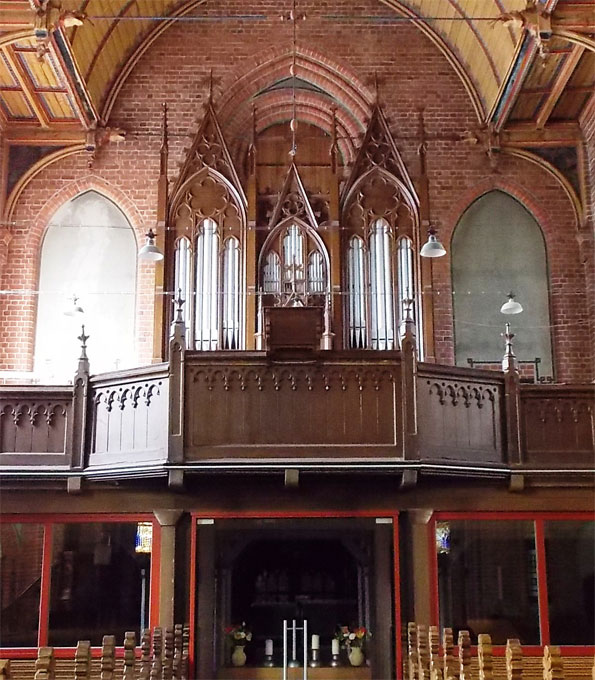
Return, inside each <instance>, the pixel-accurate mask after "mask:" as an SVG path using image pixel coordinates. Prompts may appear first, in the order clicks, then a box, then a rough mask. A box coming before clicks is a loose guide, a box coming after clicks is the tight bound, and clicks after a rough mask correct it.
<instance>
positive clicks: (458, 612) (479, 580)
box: [436, 520, 540, 645]
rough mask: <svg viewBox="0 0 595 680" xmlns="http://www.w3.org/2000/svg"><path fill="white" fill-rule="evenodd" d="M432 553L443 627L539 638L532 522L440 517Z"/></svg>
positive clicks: (528, 640) (495, 636)
mask: <svg viewBox="0 0 595 680" xmlns="http://www.w3.org/2000/svg"><path fill="white" fill-rule="evenodd" d="M436 552H437V557H438V588H439V608H440V625H441V626H443V627H445V626H449V627H451V628H453V629H455V635H456V634H458V631H459V630H462V629H464V630H469V632H470V633H471V639H472V642H473V643H474V644H476V643H477V635H478V634H479V633H489V634H490V635H491V636H492V642H493V643H494V644H497V645H501V644H506V640H507V639H508V638H518V639H520V641H521V643H523V644H539V643H540V639H539V618H538V601H537V575H536V560H535V532H534V526H533V522H525V521H518V522H517V521H492V520H489V521H463V520H454V521H446V522H438V523H437V525H436Z"/></svg>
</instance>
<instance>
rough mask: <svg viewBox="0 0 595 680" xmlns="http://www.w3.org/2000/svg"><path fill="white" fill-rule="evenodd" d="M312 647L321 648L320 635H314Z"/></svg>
mask: <svg viewBox="0 0 595 680" xmlns="http://www.w3.org/2000/svg"><path fill="white" fill-rule="evenodd" d="M312 649H320V635H313V636H312Z"/></svg>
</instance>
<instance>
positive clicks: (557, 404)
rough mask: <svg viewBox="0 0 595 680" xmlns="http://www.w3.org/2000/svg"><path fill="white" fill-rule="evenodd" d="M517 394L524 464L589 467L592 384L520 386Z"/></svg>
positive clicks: (593, 429) (594, 410)
mask: <svg viewBox="0 0 595 680" xmlns="http://www.w3.org/2000/svg"><path fill="white" fill-rule="evenodd" d="M520 397H521V398H520V405H521V408H520V411H521V422H520V430H521V442H522V462H523V463H524V464H526V465H528V466H532V467H546V466H552V465H555V466H556V467H562V468H563V467H576V466H591V467H592V466H593V463H594V457H595V456H594V452H595V385H584V386H578V385H574V386H573V385H523V386H521V391H520Z"/></svg>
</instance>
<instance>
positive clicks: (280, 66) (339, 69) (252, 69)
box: [218, 47, 374, 153]
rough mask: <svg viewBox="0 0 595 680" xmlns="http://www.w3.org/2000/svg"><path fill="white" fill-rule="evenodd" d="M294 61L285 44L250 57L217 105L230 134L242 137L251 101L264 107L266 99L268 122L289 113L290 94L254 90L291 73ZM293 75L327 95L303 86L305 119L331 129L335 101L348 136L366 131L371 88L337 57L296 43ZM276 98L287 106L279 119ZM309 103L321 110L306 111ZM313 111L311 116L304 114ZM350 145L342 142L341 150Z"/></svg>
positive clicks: (302, 99) (280, 107) (343, 128)
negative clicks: (273, 105)
mask: <svg viewBox="0 0 595 680" xmlns="http://www.w3.org/2000/svg"><path fill="white" fill-rule="evenodd" d="M293 62H294V54H293V52H292V51H291V50H287V49H279V48H277V49H271V50H270V51H268V52H265V53H261V54H259V56H258V58H255V59H254V60H252V61H251V62H248V64H247V68H246V71H245V73H244V74H243V75H241V76H240V77H239V78H237V80H236V81H235V82H234V83H233V86H232V87H229V88H228V93H229V94H228V96H227V98H225V99H224V100H223V101H222V102H221V105H220V106H219V110H218V116H219V120H220V122H221V124H222V125H223V126H224V127H225V129H226V132H227V134H228V136H229V138H234V137H236V136H239V134H240V132H241V130H243V129H246V125H247V123H248V121H249V120H250V118H251V116H252V104H255V105H256V107H257V109H258V111H260V108H261V106H260V104H261V102H262V104H263V106H264V107H265V108H268V109H269V111H268V116H267V119H266V125H267V126H269V125H272V124H274V123H275V122H281V121H283V120H286V118H287V110H286V109H287V106H288V105H289V104H290V101H291V93H289V92H284V91H281V90H280V91H276V92H272V93H266V94H265V95H262V97H257V96H256V95H257V94H258V92H260V91H261V90H263V89H265V88H266V87H268V86H270V85H273V84H274V83H275V82H277V81H278V80H280V79H282V78H287V77H289V76H290V69H291V67H292V64H293ZM295 67H296V69H295V71H296V72H295V75H296V76H297V77H298V78H302V79H304V80H306V81H308V82H310V83H312V84H313V85H315V86H317V87H319V88H320V89H321V90H323V91H324V92H325V93H326V94H327V95H328V97H329V99H325V97H324V96H323V95H320V94H318V93H315V92H304V91H303V90H302V91H299V93H298V96H299V98H300V107H299V117H300V118H301V119H302V120H305V121H306V122H311V123H313V124H314V125H317V126H319V127H322V128H323V129H325V130H326V131H327V132H328V131H329V130H330V109H331V104H333V103H335V104H336V106H337V121H338V124H339V126H340V128H342V131H343V132H344V136H347V137H351V138H356V137H357V136H358V135H360V134H361V133H363V132H364V130H365V125H366V119H367V118H368V116H369V114H370V107H371V104H372V102H373V100H374V97H373V94H372V91H371V90H370V89H369V88H368V87H366V86H365V85H364V84H363V82H361V80H360V78H358V76H357V75H356V74H355V73H353V72H352V71H351V70H349V69H347V68H346V67H345V66H344V65H342V64H338V63H335V62H333V61H332V60H330V59H328V58H327V57H324V56H322V55H321V54H319V53H317V52H315V51H313V50H310V49H305V48H301V47H298V48H297V52H296V54H295ZM271 99H277V101H278V102H279V103H282V104H283V105H281V106H279V107H278V112H277V118H274V117H272V118H271V112H270V100H271ZM302 105H306V106H310V108H311V109H316V110H317V111H318V112H319V113H318V114H317V115H313V114H312V111H311V112H310V114H306V113H305V112H304V111H303V106H302ZM306 115H310V120H308V119H307V118H306V117H305V116H306ZM258 119H260V116H258ZM348 151H349V147H348V146H347V145H344V149H343V152H344V153H347V152H348Z"/></svg>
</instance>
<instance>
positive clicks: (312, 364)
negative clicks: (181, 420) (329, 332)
mask: <svg viewBox="0 0 595 680" xmlns="http://www.w3.org/2000/svg"><path fill="white" fill-rule="evenodd" d="M203 357H204V358H203ZM399 381H400V366H399V363H398V359H397V358H396V356H395V358H394V359H393V360H392V361H388V360H386V361H380V362H378V361H376V362H372V361H369V362H357V363H356V362H349V361H345V360H340V359H339V360H334V361H333V360H328V361H327V360H325V361H309V362H308V361H304V362H299V361H288V362H281V361H279V362H267V360H266V359H265V358H264V356H262V358H256V357H254V358H253V359H251V360H241V359H240V360H238V359H232V358H231V357H230V358H229V359H228V360H227V361H225V360H223V359H221V358H216V357H213V359H212V360H208V358H207V357H206V356H205V355H202V356H201V358H200V360H199V359H198V358H197V357H195V358H193V359H190V358H189V357H188V356H187V358H186V404H185V423H186V438H185V441H186V458H187V459H190V460H199V459H200V460H204V459H209V458H213V459H221V458H230V457H233V458H246V457H249V458H286V457H288V458H293V457H298V456H299V457H301V458H304V457H316V458H320V457H326V456H332V457H353V456H358V457H367V458H370V457H377V456H391V457H395V456H400V455H401V452H400V446H399V444H398V441H399V438H398V427H397V404H398V393H399Z"/></svg>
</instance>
